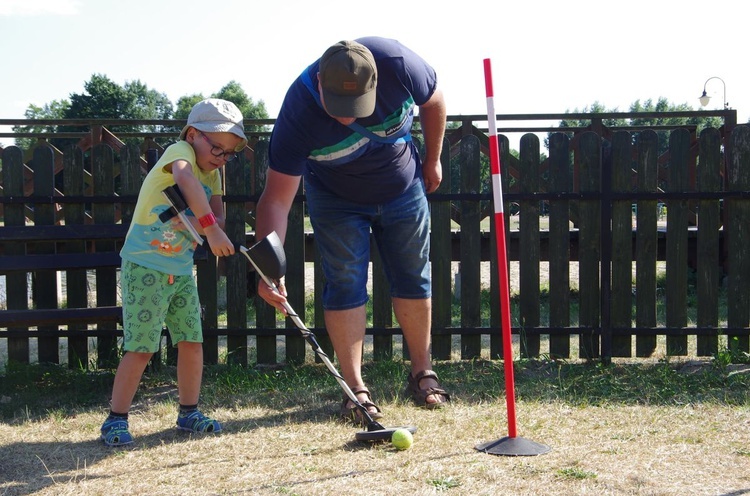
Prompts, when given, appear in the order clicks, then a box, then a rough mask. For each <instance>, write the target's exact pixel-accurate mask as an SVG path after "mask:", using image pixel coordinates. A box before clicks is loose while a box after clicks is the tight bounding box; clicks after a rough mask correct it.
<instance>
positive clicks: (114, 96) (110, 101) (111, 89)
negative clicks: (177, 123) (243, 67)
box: [13, 74, 268, 150]
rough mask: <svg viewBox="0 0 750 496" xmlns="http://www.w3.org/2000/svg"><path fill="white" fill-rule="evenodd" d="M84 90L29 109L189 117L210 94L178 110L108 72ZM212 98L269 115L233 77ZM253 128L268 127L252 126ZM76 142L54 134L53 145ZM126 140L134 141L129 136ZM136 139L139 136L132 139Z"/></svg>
mask: <svg viewBox="0 0 750 496" xmlns="http://www.w3.org/2000/svg"><path fill="white" fill-rule="evenodd" d="M83 89H84V90H83V92H81V93H72V94H70V95H69V97H68V99H62V100H53V101H52V102H50V103H47V104H44V105H43V106H41V107H40V106H37V105H33V104H31V105H29V107H28V108H27V110H26V112H25V116H26V118H27V119H55V120H59V119H138V120H164V119H187V117H188V114H189V113H190V109H192V107H193V105H195V104H196V103H197V102H199V101H200V100H203V99H204V98H205V97H204V96H203V95H201V94H192V95H186V96H183V97H181V98H180V99H179V100H178V101H177V106H176V109H174V108H173V105H172V102H171V101H170V100H169V98H168V97H167V95H166V94H165V93H161V92H159V91H157V90H154V89H150V88H149V87H148V86H147V85H146V84H145V83H143V82H141V81H140V80H135V81H128V82H125V84H123V85H119V84H117V83H115V82H114V81H112V80H111V79H109V78H108V77H107V76H106V75H103V74H93V75H92V76H91V79H90V80H89V81H86V82H85V83H84V85H83ZM211 97H213V98H223V99H225V100H229V101H231V102H233V103H235V104H236V105H237V107H239V109H240V110H241V111H242V114H243V116H244V117H245V119H268V112H267V110H266V106H265V103H264V102H263V101H262V100H260V101H258V102H257V103H256V102H254V101H253V99H252V98H250V97H249V96H248V95H247V93H246V92H245V91H244V90H243V89H242V86H241V85H240V84H239V83H238V82H236V81H230V82H229V83H227V84H226V85H225V86H224V87H222V88H221V89H220V90H219V91H217V92H216V93H214V94H212V95H211ZM112 127H113V128H114V129H112V131H113V133H114V134H115V135H117V134H118V133H134V132H177V131H179V129H175V128H174V127H165V126H143V125H136V126H124V125H122V126H120V125H118V126H112ZM248 130H249V132H252V131H265V130H266V129H265V126H252V127H248ZM13 131H14V132H18V133H21V132H25V133H42V132H47V133H62V132H78V133H80V132H87V131H89V128H88V127H86V126H53V125H44V126H15V127H14V128H13ZM76 141H77V140H75V139H71V138H67V139H65V138H54V139H52V140H50V144H52V145H53V146H55V147H57V148H60V149H62V148H63V147H64V146H66V145H68V144H71V143H75V142H76ZM123 141H126V142H128V141H130V140H129V139H124V140H123ZM132 141H133V142H139V141H140V139H138V138H133V139H132ZM35 144H36V140H35V139H34V138H18V139H16V146H19V147H21V148H23V149H25V150H28V149H30V148H31V147H32V146H34V145H35Z"/></svg>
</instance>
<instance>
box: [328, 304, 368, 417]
mask: <svg viewBox="0 0 750 496" xmlns="http://www.w3.org/2000/svg"><path fill="white" fill-rule="evenodd" d="M366 319H367V314H366V313H365V307H364V305H362V306H359V307H356V308H351V309H348V310H326V311H325V321H326V329H327V330H328V336H329V337H330V338H331V344H333V349H334V350H335V351H336V356H337V357H338V361H339V368H340V369H341V375H342V376H343V377H344V381H345V382H346V384H347V385H348V386H349V387H350V388H351V389H352V391H358V390H361V389H362V388H364V387H365V382H364V380H363V379H362V347H363V345H364V340H365V326H366V325H367V320H366ZM357 399H358V400H359V401H360V402H365V401H369V398H368V397H367V395H366V394H364V393H362V394H359V395H357ZM368 411H369V412H370V413H375V412H376V409H375V408H374V407H370V408H368Z"/></svg>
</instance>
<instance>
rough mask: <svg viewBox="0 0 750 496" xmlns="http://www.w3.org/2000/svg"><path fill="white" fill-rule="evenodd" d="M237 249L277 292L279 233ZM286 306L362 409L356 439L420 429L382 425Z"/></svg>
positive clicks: (281, 261)
mask: <svg viewBox="0 0 750 496" xmlns="http://www.w3.org/2000/svg"><path fill="white" fill-rule="evenodd" d="M235 250H236V251H239V252H242V254H243V255H245V257H246V258H247V259H248V260H249V261H250V263H251V264H252V266H253V267H254V268H255V271H256V272H257V273H258V275H259V276H260V277H261V279H263V282H265V283H266V284H267V285H268V286H269V287H270V288H271V289H272V290H273V291H274V292H277V293H278V291H279V290H278V287H277V286H276V283H275V282H274V281H278V280H279V279H281V277H283V276H284V274H285V273H286V254H285V253H284V247H283V245H282V243H281V239H279V236H278V234H276V232H275V231H274V232H271V233H270V234H269V235H268V236H266V237H265V238H263V239H262V240H261V241H259V242H257V243H255V244H254V245H253V246H251V247H250V248H245V247H244V246H241V245H236V246H235ZM284 309H285V310H286V312H287V316H288V317H289V318H291V319H292V321H293V322H294V324H295V325H296V326H297V328H298V329H299V330H300V332H301V333H302V337H304V338H305V340H306V341H307V342H308V343H310V346H311V347H312V349H313V351H314V352H315V354H316V355H317V356H318V357H320V359H321V360H322V361H323V363H324V364H325V366H326V368H328V372H329V373H330V374H331V375H332V376H333V377H334V378H335V379H336V381H337V382H338V383H339V385H340V386H341V389H343V390H344V393H345V394H346V396H347V397H348V398H349V399H350V400H351V402H352V403H354V406H355V407H356V408H358V409H359V411H360V412H362V415H363V418H364V419H365V421H366V422H367V430H365V431H360V432H357V433H356V434H355V439H356V440H357V441H390V439H391V436H392V435H393V433H394V432H395V431H396V430H397V429H406V430H408V431H409V432H411V433H412V434H414V433H415V432H416V431H417V428H416V427H413V426H406V427H383V426H382V425H381V424H380V423H379V422H377V421H375V420H374V419H373V418H372V417H371V416H370V412H368V411H367V408H365V407H364V405H362V403H360V402H359V400H358V399H357V396H356V395H355V394H354V392H353V391H352V390H351V388H350V387H349V385H348V384H347V383H346V381H345V380H344V378H343V377H342V376H341V374H339V372H338V370H336V367H334V366H333V363H331V360H330V359H329V358H328V355H327V354H326V353H325V351H323V349H322V348H321V347H320V345H319V344H318V341H317V339H315V334H313V332H312V331H310V330H309V329H308V328H307V327H306V326H305V324H304V323H303V322H302V319H300V318H299V315H297V312H295V311H294V309H293V308H292V307H291V305H289V303H288V302H286V301H285V302H284Z"/></svg>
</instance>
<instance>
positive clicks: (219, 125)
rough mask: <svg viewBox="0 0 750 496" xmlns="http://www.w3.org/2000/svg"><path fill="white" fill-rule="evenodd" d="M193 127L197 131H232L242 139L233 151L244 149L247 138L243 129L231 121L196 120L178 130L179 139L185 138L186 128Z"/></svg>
mask: <svg viewBox="0 0 750 496" xmlns="http://www.w3.org/2000/svg"><path fill="white" fill-rule="evenodd" d="M191 127H194V128H195V129H197V130H198V131H203V132H204V133H232V134H234V135H235V136H237V137H238V138H240V139H242V141H241V142H240V144H239V145H237V146H236V147H235V149H234V151H236V152H239V151H242V150H244V149H245V147H246V146H247V138H246V137H245V130H244V129H242V127H241V126H239V125H237V124H234V123H232V122H196V123H195V124H187V125H186V126H185V127H183V128H182V132H180V139H181V140H183V141H184V140H185V136H186V135H187V131H188V129H190V128H191Z"/></svg>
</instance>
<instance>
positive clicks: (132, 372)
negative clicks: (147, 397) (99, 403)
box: [111, 351, 153, 413]
mask: <svg viewBox="0 0 750 496" xmlns="http://www.w3.org/2000/svg"><path fill="white" fill-rule="evenodd" d="M152 356H153V353H137V352H134V351H128V352H126V353H125V356H123V357H122V360H121V361H120V365H119V366H118V367H117V373H116V374H115V381H114V384H113V386H112V406H111V409H112V411H113V412H119V413H127V412H128V411H130V405H131V404H132V403H133V398H134V397H135V393H136V391H137V390H138V385H139V384H140V382H141V377H142V376H143V371H144V370H146V366H147V365H148V362H149V360H151V357H152Z"/></svg>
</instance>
